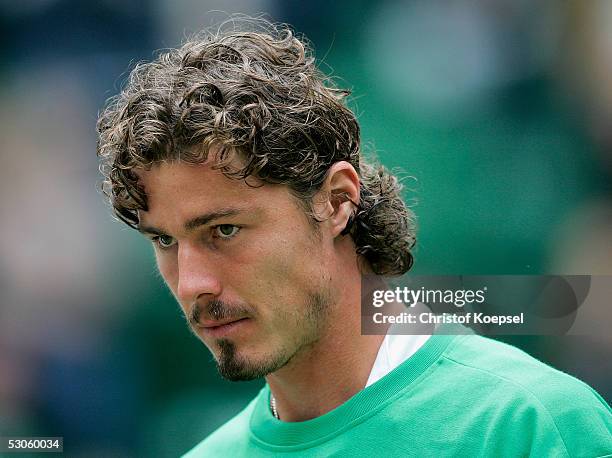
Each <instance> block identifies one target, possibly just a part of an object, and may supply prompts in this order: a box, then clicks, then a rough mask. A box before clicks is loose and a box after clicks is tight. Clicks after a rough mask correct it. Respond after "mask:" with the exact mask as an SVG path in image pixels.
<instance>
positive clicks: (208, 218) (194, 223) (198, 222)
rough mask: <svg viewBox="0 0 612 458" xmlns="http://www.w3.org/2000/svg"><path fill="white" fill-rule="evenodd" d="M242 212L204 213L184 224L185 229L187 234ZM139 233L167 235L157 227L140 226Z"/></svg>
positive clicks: (229, 209) (227, 209) (224, 210)
mask: <svg viewBox="0 0 612 458" xmlns="http://www.w3.org/2000/svg"><path fill="white" fill-rule="evenodd" d="M241 212H242V210H241V209H238V208H222V209H220V210H216V211H214V212H209V213H204V214H202V215H199V216H196V217H194V218H191V219H190V220H189V221H187V222H186V223H185V224H184V226H183V227H184V229H185V231H186V232H190V231H193V230H194V229H196V228H198V227H200V226H204V225H206V224H208V223H211V222H212V221H214V220H216V219H219V218H225V217H228V216H235V215H238V214H239V213H241ZM138 231H139V232H141V233H143V234H155V235H162V234H166V231H164V230H162V229H158V228H156V227H153V226H138Z"/></svg>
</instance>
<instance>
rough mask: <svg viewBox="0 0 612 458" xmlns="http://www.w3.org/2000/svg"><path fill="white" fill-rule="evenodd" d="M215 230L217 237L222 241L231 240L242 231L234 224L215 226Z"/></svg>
mask: <svg viewBox="0 0 612 458" xmlns="http://www.w3.org/2000/svg"><path fill="white" fill-rule="evenodd" d="M214 230H215V237H218V238H220V239H231V238H232V237H234V236H235V235H236V234H237V233H238V232H239V231H240V228H239V227H238V226H234V225H233V224H220V225H218V226H215V228H214Z"/></svg>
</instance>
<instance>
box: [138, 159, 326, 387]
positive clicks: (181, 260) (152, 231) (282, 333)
mask: <svg viewBox="0 0 612 458" xmlns="http://www.w3.org/2000/svg"><path fill="white" fill-rule="evenodd" d="M139 177H140V183H141V184H142V185H143V186H144V188H145V192H146V194H147V199H148V211H146V212H145V211H141V212H140V213H139V216H140V230H141V231H142V232H143V233H144V234H145V235H147V236H148V237H149V238H151V239H152V240H153V244H154V247H155V253H156V258H157V264H158V268H159V271H160V273H161V274H162V276H163V278H164V280H165V281H166V283H167V284H168V286H169V288H170V289H171V290H172V292H173V294H174V296H175V297H176V299H177V300H178V302H179V303H180V305H181V308H182V309H183V312H184V313H185V316H186V317H187V320H188V323H189V325H190V327H191V328H192V330H193V332H194V333H195V334H196V335H197V336H198V337H199V338H200V339H201V340H202V341H203V342H204V343H205V344H206V346H207V347H208V348H209V349H210V351H211V352H212V353H213V355H214V356H215V359H216V360H217V364H218V367H219V371H220V373H221V375H223V376H224V377H226V378H228V379H230V380H250V379H253V378H257V377H262V376H264V375H267V374H269V373H271V372H274V371H276V370H277V369H280V368H281V367H283V366H284V365H285V364H287V363H288V362H289V361H290V360H291V358H292V357H293V356H295V355H296V354H299V353H300V350H303V349H305V348H307V347H308V346H309V345H310V344H312V343H314V342H316V341H317V340H318V338H319V337H320V335H321V332H322V330H323V329H324V326H325V324H326V321H327V320H326V315H327V310H328V307H329V306H330V304H331V303H333V301H334V298H333V295H332V292H331V291H332V289H331V287H330V280H331V274H330V272H331V270H330V269H326V266H328V265H329V264H328V261H329V259H330V258H329V257H330V256H332V254H333V241H327V240H326V238H325V237H323V236H322V235H321V234H320V233H319V232H318V231H317V230H316V229H315V228H313V226H312V224H311V222H310V221H309V220H308V217H307V215H306V214H305V213H304V211H303V210H302V209H301V208H300V207H299V206H298V203H297V202H296V200H295V198H293V197H292V196H291V195H290V193H289V191H288V189H287V187H286V186H280V185H268V184H266V185H263V186H258V187H253V186H249V185H247V184H246V183H245V182H244V181H242V180H232V179H229V178H227V177H226V176H224V175H223V174H222V173H221V172H220V171H218V170H213V169H212V168H211V166H210V164H208V163H205V164H200V165H191V164H185V163H180V162H175V163H162V164H160V165H156V166H154V167H153V168H152V169H151V170H149V171H141V172H139Z"/></svg>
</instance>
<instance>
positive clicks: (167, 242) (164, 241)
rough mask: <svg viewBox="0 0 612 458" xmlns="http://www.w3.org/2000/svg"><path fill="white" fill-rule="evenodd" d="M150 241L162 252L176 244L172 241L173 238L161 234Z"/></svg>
mask: <svg viewBox="0 0 612 458" xmlns="http://www.w3.org/2000/svg"><path fill="white" fill-rule="evenodd" d="M152 240H153V243H155V244H157V246H158V247H160V248H161V249H162V250H164V249H166V248H170V247H171V246H172V245H174V244H175V243H176V240H174V237H170V236H169V235H163V234H162V235H158V236H156V237H153V239H152Z"/></svg>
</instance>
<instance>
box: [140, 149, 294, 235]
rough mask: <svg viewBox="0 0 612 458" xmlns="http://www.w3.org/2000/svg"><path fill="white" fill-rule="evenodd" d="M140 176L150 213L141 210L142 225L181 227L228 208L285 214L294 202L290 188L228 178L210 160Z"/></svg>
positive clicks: (166, 165) (171, 165) (164, 166)
mask: <svg viewBox="0 0 612 458" xmlns="http://www.w3.org/2000/svg"><path fill="white" fill-rule="evenodd" d="M137 175H138V177H139V183H140V184H141V185H142V186H143V187H144V191H145V193H146V196H147V205H148V210H147V211H139V219H140V222H141V223H142V224H145V222H146V223H147V224H155V225H164V226H167V225H168V226H169V225H173V224H177V225H181V224H182V223H183V222H184V221H186V220H188V219H191V218H194V217H196V216H199V215H200V214H202V213H205V212H214V211H219V210H221V209H228V208H235V209H238V210H245V211H246V210H255V209H258V210H264V209H266V208H274V209H275V211H277V212H281V213H282V212H286V211H288V210H289V208H288V207H287V205H288V204H291V203H292V200H293V199H292V198H291V195H290V193H289V191H288V189H287V187H286V186H280V185H272V184H263V183H261V182H259V181H258V180H256V179H255V178H251V177H249V178H248V182H249V184H247V183H245V181H244V180H237V179H232V178H228V177H227V176H225V175H224V174H223V173H222V172H221V171H220V170H218V169H215V168H213V167H212V164H211V163H210V162H208V161H207V162H205V163H202V164H189V163H185V162H163V163H160V164H156V165H154V166H153V167H152V168H151V169H150V170H140V171H138V172H137ZM292 206H293V207H294V208H295V205H292Z"/></svg>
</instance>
